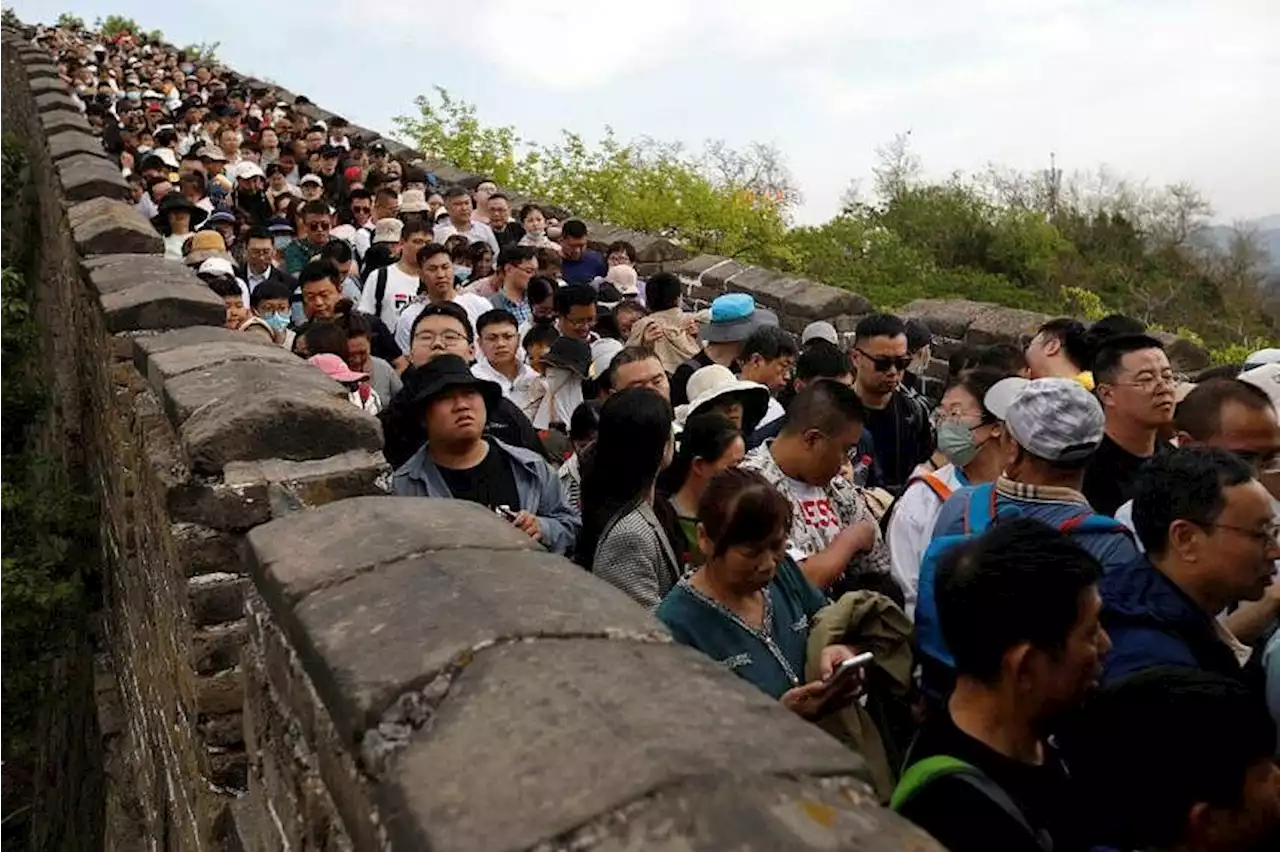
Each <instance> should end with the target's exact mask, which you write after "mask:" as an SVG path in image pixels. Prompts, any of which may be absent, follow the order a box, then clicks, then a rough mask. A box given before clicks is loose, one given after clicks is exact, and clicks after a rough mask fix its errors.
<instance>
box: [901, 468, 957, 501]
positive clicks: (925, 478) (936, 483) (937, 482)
mask: <svg viewBox="0 0 1280 852" xmlns="http://www.w3.org/2000/svg"><path fill="white" fill-rule="evenodd" d="M913 482H923V483H924V484H925V485H926V486H928V488H929V490H930V491H932V492H933V493H934V494H936V495H938V499H939V500H941V501H942V502H943V503H945V502H947V498H948V497H950V496H951V493H952V492H951V489H950V488H949V487H947V483H945V482H943V481H942V480H941V479H939V478H938V476H937V474H934V473H921V474H917V475H916V476H913V477H911V478H910V479H908V480H907V484H906V487H904V488H903V489H902V492H903V493H904V494H905V493H906V491H907V488H910V487H911V483H913Z"/></svg>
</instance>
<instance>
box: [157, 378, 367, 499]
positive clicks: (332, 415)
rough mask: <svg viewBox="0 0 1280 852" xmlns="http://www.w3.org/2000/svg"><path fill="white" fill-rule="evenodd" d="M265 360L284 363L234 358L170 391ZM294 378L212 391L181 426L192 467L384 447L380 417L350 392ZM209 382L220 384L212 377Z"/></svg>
mask: <svg viewBox="0 0 1280 852" xmlns="http://www.w3.org/2000/svg"><path fill="white" fill-rule="evenodd" d="M263 366H271V367H276V368H282V367H284V366H285V365H283V364H272V365H264V364H260V363H255V362H231V363H228V364H224V365H222V366H221V367H215V368H213V369H212V370H209V371H202V372H198V373H187V374H185V375H183V376H179V377H178V378H177V379H175V380H174V381H173V382H170V383H168V384H167V385H166V386H165V390H166V395H168V393H169V390H170V388H172V387H173V385H175V384H177V383H179V382H185V381H187V380H188V379H191V378H192V377H201V376H204V375H206V374H207V373H213V372H216V371H218V370H224V371H225V370H229V369H231V368H240V367H263ZM320 377H321V378H324V376H323V375H321V376H320ZM289 381H290V380H289V379H286V378H285V377H283V376H278V377H276V378H275V379H273V380H266V381H265V382H261V383H258V384H246V385H242V386H240V391H239V392H238V393H235V394H230V395H229V394H218V393H209V395H208V401H209V404H208V405H206V406H205V407H203V408H200V410H199V411H196V412H195V413H194V414H191V416H190V417H189V418H188V419H186V420H185V422H183V423H182V425H181V427H179V432H180V434H181V436H182V445H183V448H184V449H185V450H186V454H187V458H188V459H189V460H190V462H191V467H192V469H193V470H194V471H196V472H197V473H205V474H208V473H217V472H219V471H221V470H222V469H223V467H225V466H226V464H227V463H228V462H233V461H248V460H252V459H268V458H283V459H287V460H291V461H305V460H307V459H317V458H325V457H327V456H332V455H336V454H338V453H342V452H346V451H349V450H352V449H365V450H370V451H373V450H381V449H382V427H381V426H380V425H379V423H378V421H377V419H376V418H374V417H372V416H370V415H368V414H366V413H364V412H363V411H361V410H359V409H358V408H356V407H355V406H354V405H352V404H351V403H350V402H348V401H347V399H346V396H345V395H343V396H331V395H328V394H327V393H324V392H320V391H317V389H315V388H314V387H301V388H300V387H292V386H290V384H289ZM326 381H328V380H327V379H326ZM207 388H208V390H210V391H214V390H216V387H215V386H214V385H213V384H212V383H211V384H210V385H208V386H207ZM191 410H194V409H191Z"/></svg>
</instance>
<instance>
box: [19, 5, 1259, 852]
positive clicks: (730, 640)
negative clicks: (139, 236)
mask: <svg viewBox="0 0 1280 852" xmlns="http://www.w3.org/2000/svg"><path fill="white" fill-rule="evenodd" d="M36 41H37V43H40V44H43V45H45V46H47V47H48V48H50V49H51V50H52V51H53V52H54V53H55V55H56V57H57V61H58V63H59V67H60V70H61V72H62V74H63V75H64V78H65V79H66V81H67V83H68V84H69V85H70V86H71V87H72V89H73V91H74V92H75V93H76V95H77V97H78V98H79V99H80V100H81V101H82V102H83V104H84V108H85V113H86V116H87V117H88V119H89V121H90V122H91V123H92V124H93V125H94V126H95V127H96V128H98V130H99V131H100V132H101V134H102V138H103V142H104V145H105V146H106V149H107V151H108V152H109V153H110V154H111V155H113V156H115V157H116V158H118V161H119V163H120V166H121V168H122V171H123V173H124V174H125V175H126V176H127V178H128V181H129V183H130V185H131V186H132V187H133V191H134V204H135V206H136V207H137V209H138V210H139V211H141V212H142V213H143V214H144V215H146V216H147V217H148V218H149V219H151V220H152V221H153V222H154V223H155V226H156V228H157V229H158V230H159V231H160V233H161V234H162V235H163V236H164V242H165V251H166V254H167V255H169V256H171V257H173V258H175V259H181V260H182V262H184V263H186V264H187V265H189V266H190V267H192V268H193V269H195V270H196V273H197V274H198V275H199V276H200V278H201V279H203V280H204V281H206V282H207V283H208V285H209V286H210V288H212V289H213V290H214V292H216V293H217V294H218V295H220V296H222V297H223V298H224V300H225V302H226V306H227V312H226V327H227V328H229V329H233V330H236V331H237V332H243V333H246V334H250V335H257V336H260V337H261V338H263V339H264V340H268V341H270V342H271V343H273V344H276V345H279V346H282V347H285V348H286V349H289V350H290V351H292V352H294V353H296V354H297V355H298V356H299V357H300V358H306V359H307V360H308V361H310V362H311V363H312V364H314V365H315V366H316V367H317V369H320V370H322V371H323V372H325V373H326V374H327V375H329V376H331V377H332V378H333V379H334V380H336V381H338V382H340V383H341V384H343V385H344V386H345V387H346V388H347V391H348V393H349V398H350V401H351V403H352V405H354V406H358V407H359V408H360V409H361V410H363V411H365V412H367V413H368V416H370V417H376V418H378V419H379V420H380V421H381V424H382V428H383V433H384V436H385V455H386V457H387V459H388V461H389V462H390V463H391V465H392V466H393V467H394V468H395V474H394V478H393V484H392V488H393V491H394V493H395V494H398V495H402V496H404V497H406V498H417V499H420V500H421V501H422V511H423V512H424V513H429V512H430V511H431V502H430V501H431V500H432V499H439V498H453V499H457V500H466V501H471V502H474V503H477V504H479V505H481V506H483V507H485V509H486V510H488V511H491V512H494V513H496V514H497V515H498V516H500V517H502V518H504V519H505V520H507V521H508V522H510V523H511V524H512V525H513V526H514V527H515V528H516V529H518V530H520V531H521V532H523V533H524V534H526V535H528V536H529V537H530V538H531V539H534V540H536V541H538V542H540V543H541V544H542V545H543V546H545V547H546V548H547V549H548V550H550V551H553V552H556V553H561V554H565V555H566V556H568V557H570V558H572V559H573V560H574V561H576V562H577V563H578V564H579V565H581V566H582V568H583V569H584V570H587V571H590V572H592V573H594V574H595V575H596V576H598V577H599V578H600V579H601V580H602V581H603V582H607V583H610V584H612V585H613V586H615V587H617V588H618V589H619V590H620V591H621V593H623V594H625V595H627V596H629V597H630V598H631V599H632V600H634V601H635V603H636V605H637V606H643V607H645V608H646V609H648V610H650V611H652V612H653V613H654V614H655V616H656V618H657V619H658V620H659V621H661V623H662V624H664V625H666V627H667V628H668V629H669V630H670V632H671V635H672V636H673V637H674V638H675V641H677V642H680V643H682V644H685V645H688V646H690V647H692V648H694V649H697V650H698V651H700V652H702V653H703V654H705V655H707V656H709V657H710V658H711V659H713V660H715V661H717V662H719V663H720V664H722V665H723V666H724V667H726V668H727V669H728V670H730V671H731V672H733V673H734V674H735V675H737V676H738V677H741V678H743V679H744V680H746V681H748V682H749V683H751V684H753V685H754V686H755V687H758V688H759V689H760V690H761V691H762V692H763V693H765V694H767V695H769V696H771V697H772V698H774V699H777V700H778V701H779V702H781V704H782V705H783V706H785V707H787V708H789V709H790V710H792V711H794V712H795V713H796V714H798V715H799V716H801V717H803V718H805V719H808V720H811V721H813V722H814V723H815V724H819V725H821V726H822V727H823V728H824V729H826V730H828V731H829V732H831V733H832V734H833V735H835V736H836V737H838V738H840V739H841V740H842V741H844V742H846V743H848V744H849V745H850V746H851V747H854V748H856V749H858V750H859V751H860V752H861V753H862V755H863V756H864V758H865V759H866V761H867V764H868V767H869V771H870V773H871V778H872V780H873V782H874V787H875V790H876V792H877V794H878V795H879V796H880V797H881V798H882V799H883V800H884V801H886V802H887V803H889V804H891V806H892V807H893V808H894V809H896V810H898V811H899V812H900V813H902V814H903V815H905V816H906V817H907V818H909V819H911V820H913V821H914V822H916V823H918V824H919V825H921V826H922V827H924V828H925V829H927V830H928V831H929V832H930V833H932V834H933V835H934V836H935V837H937V838H938V839H939V840H940V841H942V842H943V843H944V844H946V845H947V846H948V847H949V848H951V849H953V850H1029V852H1048V850H1074V849H1090V848H1109V849H1118V850H1137V849H1143V850H1156V849H1159V850H1175V849H1185V850H1254V849H1257V850H1261V849H1280V769H1278V768H1277V765H1276V741H1277V725H1278V724H1280V634H1278V633H1277V621H1278V617H1280V584H1278V583H1277V581H1276V576H1275V571H1276V560H1277V559H1280V526H1278V523H1280V522H1278V507H1280V500H1277V498H1278V497H1280V421H1278V420H1277V408H1278V407H1280V350H1274V349H1272V350H1263V351H1260V352H1257V353H1255V354H1254V355H1253V356H1251V358H1250V359H1249V362H1248V363H1246V364H1242V365H1234V366H1230V367H1218V368H1214V369H1212V370H1209V371H1207V372H1204V373H1201V374H1200V375H1197V376H1184V375H1179V374H1177V373H1175V372H1174V370H1173V369H1172V368H1171V365H1170V362H1169V359H1168V356H1167V354H1166V352H1165V351H1164V347H1163V345H1162V344H1161V342H1160V341H1159V340H1158V339H1156V338H1155V337H1152V336H1150V335H1148V334H1147V333H1146V332H1147V330H1146V328H1145V327H1144V326H1143V324H1142V323H1140V322H1138V321H1136V320H1134V319H1132V318H1128V317H1123V316H1113V317H1108V318H1106V319H1104V320H1102V321H1099V322H1097V323H1094V324H1093V325H1092V326H1089V327H1086V326H1085V325H1083V324H1082V323H1079V322H1077V321H1075V320H1071V319H1065V318H1064V319H1058V320H1053V321H1051V322H1048V323H1046V324H1044V326H1043V327H1041V328H1040V329H1038V331H1037V332H1036V333H1035V334H1034V335H1033V336H1032V337H1031V338H1030V339H1029V340H1028V341H1027V342H1026V344H1025V346H1022V347H1019V346H1010V345H995V346H986V347H963V346H953V347H952V348H953V351H951V352H949V353H948V354H949V355H950V357H949V361H948V364H947V367H948V370H947V372H948V378H947V382H946V387H945V390H944V392H943V393H942V394H941V397H940V399H938V400H936V401H935V400H933V399H930V398H929V397H927V396H926V395H925V394H924V393H922V392H921V377H922V375H923V373H924V370H925V369H927V368H928V367H929V365H930V364H931V363H937V362H938V361H939V360H940V359H938V358H937V357H936V355H937V354H938V353H937V352H935V351H934V346H933V344H934V339H933V336H932V335H931V333H930V330H929V329H928V327H927V326H926V325H925V324H924V323H923V322H921V321H919V320H913V319H905V320H904V319H903V318H900V317H897V316H894V315H892V314H883V313H882V314H875V315H871V316H867V317H864V318H862V319H861V320H860V321H859V322H858V323H857V327H856V329H855V331H854V332H853V334H852V336H851V339H847V340H846V339H844V337H848V336H842V335H840V334H838V333H837V331H836V329H835V328H833V327H832V326H831V324H829V323H827V322H821V321H819V322H815V323H812V324H811V325H810V326H809V327H808V328H806V329H804V331H803V333H802V334H800V335H799V336H798V337H797V336H794V335H792V334H790V333H788V332H787V331H785V330H783V329H782V328H780V327H779V325H778V321H777V318H776V316H774V315H773V314H772V313H770V312H769V311H767V310H765V309H763V308H761V307H760V306H758V305H757V304H756V303H755V301H754V300H753V299H752V297H751V296H750V295H748V294H745V293H728V294H725V295H723V296H720V297H719V298H717V299H715V300H714V302H712V304H711V305H710V307H709V309H705V310H702V311H693V310H689V309H688V308H687V307H686V305H685V302H684V297H683V294H684V285H683V283H682V282H681V281H680V280H679V279H678V278H676V277H675V276H673V275H671V274H669V273H666V272H660V271H659V272H654V273H653V274H649V275H647V276H641V275H640V270H638V269H637V264H636V252H635V249H634V248H633V247H632V246H630V245H628V244H627V243H625V242H619V243H615V244H613V245H609V246H607V247H604V250H603V251H597V250H596V249H594V248H592V247H591V241H590V234H589V233H588V228H587V226H586V225H585V224H584V223H583V222H581V221H578V220H576V219H567V220H565V221H559V220H557V219H556V218H555V216H554V215H553V213H552V211H549V210H546V209H543V208H541V207H539V206H538V205H536V204H522V205H518V206H517V205H513V203H512V199H511V198H510V197H508V196H507V195H506V194H504V193H503V192H501V191H500V190H499V188H498V187H497V186H495V185H494V183H493V182H491V181H481V182H479V183H478V184H476V185H475V186H472V187H469V188H464V187H459V186H442V185H439V184H438V182H437V180H436V178H435V176H434V175H433V174H432V173H431V172H430V171H429V170H428V169H426V168H425V167H424V165H423V163H421V162H418V161H408V162H406V161H404V160H401V159H397V158H395V157H392V156H390V154H389V152H388V151H387V149H386V147H384V146H383V145H382V144H381V143H380V142H378V141H376V140H364V139H360V138H357V137H355V136H353V135H352V134H350V133H349V132H348V126H347V124H346V122H344V121H343V120H342V119H340V118H336V117H334V118H331V119H329V121H327V122H322V121H314V120H311V119H310V118H308V117H307V114H306V109H305V107H306V101H305V99H303V98H297V99H295V101H293V102H285V101H281V100H279V99H278V97H277V96H276V94H275V93H274V92H273V91H272V90H271V89H270V88H269V87H262V86H259V85H257V84H253V85H249V84H248V83H247V82H246V81H245V80H243V79H241V78H239V77H237V76H236V75H235V74H233V73H231V72H230V71H228V70H226V69H222V68H218V67H213V66H210V65H208V64H205V63H202V62H200V61H198V60H196V59H193V58H190V57H185V56H183V55H182V54H181V53H180V52H177V51H174V50H173V49H172V48H168V47H165V46H163V45H160V44H149V43H145V42H142V41H139V40H137V39H135V38H134V37H132V36H129V35H122V36H120V37H117V38H115V39H113V40H109V41H108V40H106V39H102V38H101V37H100V36H99V35H97V34H94V33H77V32H70V31H67V30H61V29H41V30H40V31H39V32H38V33H37V36H36Z"/></svg>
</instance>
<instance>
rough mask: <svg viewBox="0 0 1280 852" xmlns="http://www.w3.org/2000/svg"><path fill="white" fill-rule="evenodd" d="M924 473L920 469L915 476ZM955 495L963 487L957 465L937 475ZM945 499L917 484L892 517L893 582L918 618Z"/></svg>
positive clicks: (895, 507)
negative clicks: (923, 566) (927, 555)
mask: <svg viewBox="0 0 1280 852" xmlns="http://www.w3.org/2000/svg"><path fill="white" fill-rule="evenodd" d="M919 474H920V471H919V470H917V471H916V473H915V474H913V475H915V476H918V475H919ZM933 476H936V477H937V478H938V479H939V480H940V481H941V482H942V484H943V485H945V486H946V487H947V488H949V489H951V491H952V493H954V492H955V491H956V490H957V489H959V488H963V487H964V485H965V483H963V482H961V480H960V475H959V473H958V472H957V471H956V468H955V465H951V464H949V465H945V466H943V467H941V468H939V469H938V470H937V471H935V472H934V473H933ZM942 502H943V501H942V500H941V499H940V498H939V497H938V495H937V493H935V492H934V490H933V489H932V488H930V487H929V485H928V484H927V483H924V482H913V483H911V484H910V485H909V486H907V489H906V490H905V491H903V492H902V496H901V497H899V498H898V502H897V503H895V504H894V506H893V515H892V516H891V517H890V518H889V558H890V560H891V563H890V565H891V571H892V573H893V579H895V580H897V581H898V586H899V587H900V588H901V589H902V593H903V596H904V597H905V598H906V604H907V606H906V611H907V615H909V616H911V617H913V618H914V614H915V609H916V593H917V588H918V586H919V585H920V563H921V562H923V561H924V552H925V551H926V550H928V549H929V542H930V541H932V540H933V527H934V524H935V523H936V522H937V520H938V513H939V512H941V511H942Z"/></svg>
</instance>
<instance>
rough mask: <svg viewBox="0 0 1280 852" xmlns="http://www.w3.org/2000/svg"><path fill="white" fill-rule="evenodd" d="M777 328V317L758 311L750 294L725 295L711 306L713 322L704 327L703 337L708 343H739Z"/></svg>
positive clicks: (771, 313) (766, 311)
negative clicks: (764, 328)
mask: <svg viewBox="0 0 1280 852" xmlns="http://www.w3.org/2000/svg"><path fill="white" fill-rule="evenodd" d="M777 324H778V317H777V315H776V314H774V312H773V311H768V310H765V309H764V308H757V307H756V300H755V299H754V298H752V296H751V294H750V293H726V294H724V295H723V296H717V297H716V298H715V300H714V301H713V302H712V303H711V321H710V322H708V323H706V324H705V325H703V326H702V332H701V337H702V339H703V341H704V342H706V343H739V342H741V341H743V340H746V339H747V338H748V337H750V336H751V332H753V331H755V330H756V329H757V328H760V327H762V326H766V325H777Z"/></svg>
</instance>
